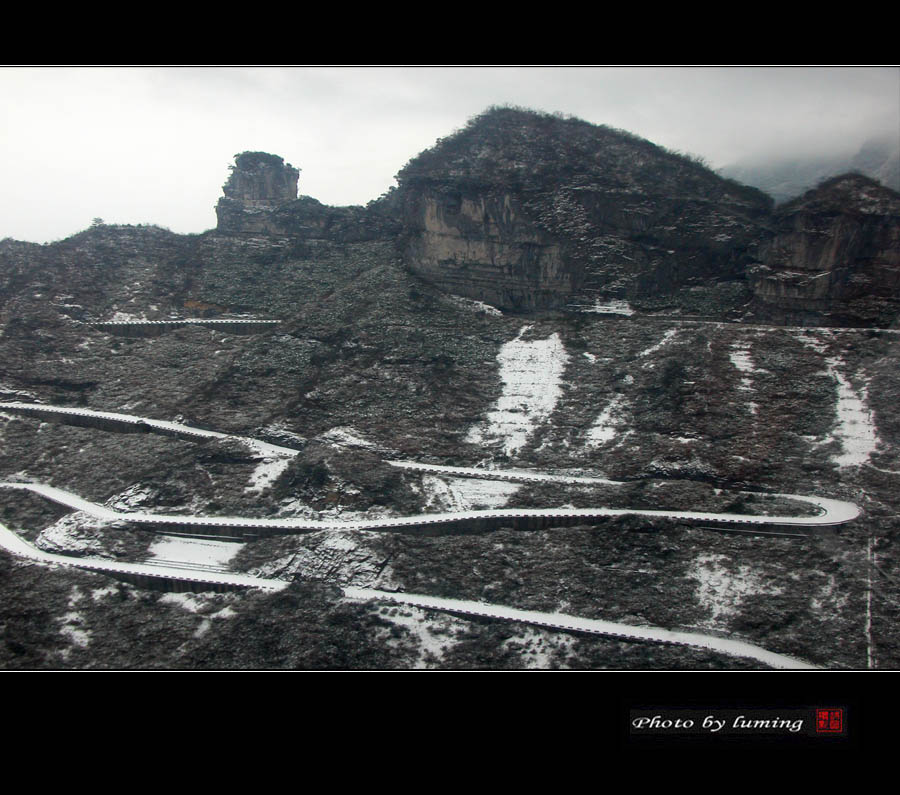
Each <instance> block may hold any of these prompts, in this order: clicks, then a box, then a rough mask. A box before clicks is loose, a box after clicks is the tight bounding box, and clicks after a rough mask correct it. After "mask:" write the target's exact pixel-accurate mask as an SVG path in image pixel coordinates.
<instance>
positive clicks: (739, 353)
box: [729, 342, 763, 414]
mask: <svg viewBox="0 0 900 795" xmlns="http://www.w3.org/2000/svg"><path fill="white" fill-rule="evenodd" d="M729 358H730V359H731V363H732V364H733V365H734V366H735V367H736V368H737V369H738V370H739V371H740V372H741V373H742V374H743V375H742V376H741V385H740V386H739V387H738V389H740V390H741V391H742V392H753V378H752V376H753V375H754V374H755V373H759V372H763V371H762V370H759V369H757V367H756V366H755V365H754V363H753V357H752V356H751V355H750V343H748V342H735V343H734V344H733V345H732V346H731V353H730V354H729ZM747 408H748V409H749V410H750V413H751V414H756V413H757V412H758V411H759V406H758V405H757V404H756V403H755V402H753V401H749V402H748V403H747Z"/></svg>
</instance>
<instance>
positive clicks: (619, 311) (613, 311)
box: [581, 298, 634, 315]
mask: <svg viewBox="0 0 900 795" xmlns="http://www.w3.org/2000/svg"><path fill="white" fill-rule="evenodd" d="M581 311H582V312H596V313H597V314H601V315H633V314H634V310H633V309H632V308H631V305H630V304H629V303H628V301H618V300H614V299H612V300H608V301H601V300H600V299H599V298H598V299H597V300H596V301H595V302H594V305H593V306H584V307H581Z"/></svg>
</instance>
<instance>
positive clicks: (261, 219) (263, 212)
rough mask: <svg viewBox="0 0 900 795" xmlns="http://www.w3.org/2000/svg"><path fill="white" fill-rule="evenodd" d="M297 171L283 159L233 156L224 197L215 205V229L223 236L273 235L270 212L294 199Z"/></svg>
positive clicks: (245, 154) (249, 154) (261, 154)
mask: <svg viewBox="0 0 900 795" xmlns="http://www.w3.org/2000/svg"><path fill="white" fill-rule="evenodd" d="M299 178H300V171H299V169H296V168H294V167H293V166H292V165H291V164H290V163H285V162H284V158H281V157H278V156H277V155H270V154H267V153H265V152H242V153H241V154H239V155H235V164H234V165H233V166H231V176H230V177H229V178H228V181H227V182H226V183H225V186H224V187H223V189H222V190H223V192H224V193H225V195H224V196H223V197H222V198H221V199H219V203H218V204H217V205H216V215H217V217H218V219H219V229H220V230H221V231H224V232H263V233H265V232H275V231H277V230H276V229H275V228H273V225H272V224H271V223H270V215H271V211H272V210H273V209H275V208H277V207H279V206H281V205H283V204H285V203H287V202H291V201H293V200H294V199H296V198H297V181H298V180H299Z"/></svg>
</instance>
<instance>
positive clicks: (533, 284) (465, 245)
mask: <svg viewBox="0 0 900 795" xmlns="http://www.w3.org/2000/svg"><path fill="white" fill-rule="evenodd" d="M397 179H398V183H399V194H400V199H401V203H402V207H403V213H404V223H405V228H406V239H405V257H406V261H407V262H408V263H409V265H410V267H411V268H412V269H413V270H414V271H415V272H416V273H419V274H420V275H422V276H424V277H426V278H428V279H430V280H432V281H434V282H435V283H437V284H440V285H441V286H443V287H444V288H446V289H447V290H449V291H451V292H456V293H459V294H462V295H467V296H469V297H470V298H475V299H478V300H483V301H487V302H489V303H493V304H496V305H498V306H501V307H504V308H511V309H512V308H518V309H535V308H548V307H561V306H565V305H567V304H570V303H589V304H592V303H593V302H594V299H596V298H598V297H603V298H605V297H620V298H622V297H627V298H631V299H637V298H653V299H659V298H661V297H665V296H667V295H670V294H673V293H676V292H677V291H678V290H679V289H681V288H684V287H689V286H699V285H701V284H704V283H710V282H718V281H730V280H735V279H740V278H741V277H742V272H743V268H744V267H745V266H746V264H747V262H748V261H750V260H749V250H750V249H751V248H752V246H753V245H754V244H755V242H756V241H757V240H758V238H759V237H760V235H761V234H762V231H763V225H764V222H765V219H766V216H767V213H768V210H769V209H770V206H771V200H770V199H768V197H766V196H765V195H764V194H762V193H761V192H759V191H756V190H754V189H752V188H746V187H744V186H741V185H739V184H737V183H734V182H729V181H726V180H724V179H722V178H720V177H718V176H716V175H715V174H714V173H712V172H711V171H709V170H708V169H706V168H704V167H703V166H701V165H700V164H698V163H695V162H693V161H691V160H690V159H688V158H685V157H682V156H679V155H675V154H672V153H670V152H667V151H665V150H663V149H661V148H660V147H657V146H654V145H653V144H651V143H650V142H648V141H644V140H642V139H640V138H637V137H635V136H632V135H630V134H628V133H625V132H622V131H618V130H613V129H610V128H607V127H597V126H594V125H591V124H588V123H587V122H583V121H580V120H577V119H565V118H561V117H556V116H544V115H540V114H535V113H532V112H528V111H520V110H516V109H511V108H500V109H493V110H491V111H488V112H486V113H485V114H483V115H481V116H479V117H477V118H476V119H473V120H472V121H471V122H470V124H469V125H468V126H467V127H466V128H465V129H464V130H462V131H460V132H458V133H456V134H455V135H453V136H450V137H449V138H446V139H443V140H441V141H439V142H438V144H437V145H436V146H435V147H434V148H433V149H430V150H428V151H426V152H423V153H422V154H420V155H419V156H418V157H416V158H414V159H413V160H412V161H410V163H409V164H407V165H406V166H405V168H404V169H403V170H402V171H401V172H400V174H399V175H398V177H397Z"/></svg>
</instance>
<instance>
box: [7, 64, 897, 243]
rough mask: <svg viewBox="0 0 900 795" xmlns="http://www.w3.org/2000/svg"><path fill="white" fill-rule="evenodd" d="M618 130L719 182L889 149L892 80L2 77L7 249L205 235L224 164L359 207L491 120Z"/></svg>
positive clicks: (143, 73)
mask: <svg viewBox="0 0 900 795" xmlns="http://www.w3.org/2000/svg"><path fill="white" fill-rule="evenodd" d="M502 104H514V105H521V106H525V107H530V108H534V109H536V110H542V111H551V112H552V111H561V112H563V113H567V114H571V115H573V116H577V117H579V118H582V119H586V120H587V121H590V122H593V123H595V124H608V125H610V126H613V127H619V128H622V129H626V130H629V131H631V132H633V133H636V134H637V135H640V136H642V137H644V138H647V139H649V140H651V141H653V142H654V143H658V144H661V145H663V146H666V147H669V148H671V149H677V150H680V151H684V152H690V153H692V154H697V155H702V156H703V157H704V158H706V160H707V161H708V162H709V163H710V165H711V166H712V167H714V168H720V167H722V166H725V165H729V164H731V163H733V162H735V161H738V160H741V159H744V158H754V157H793V156H807V155H816V154H826V153H844V152H847V153H850V152H855V151H856V150H857V149H858V148H859V146H860V145H861V144H862V143H864V142H865V141H866V140H867V139H869V138H871V137H874V136H879V137H885V136H893V138H894V139H895V140H896V139H897V138H898V137H900V68H898V67H896V66H882V67H816V68H796V67H724V68H723V67H690V68H682V67H677V68H676V67H576V68H571V67H496V68H495V67H490V68H488V67H284V68H282V67H278V68H274V67H263V68H259V67H210V68H197V67H179V68H169V67H167V68H155V67H139V68H105V67H104V68H81V67H62V68H32V67H3V68H0V114H2V124H0V141H2V146H0V158H2V173H3V176H4V185H3V188H4V189H3V195H2V207H0V239H2V238H5V237H13V238H16V239H18V240H31V241H35V242H39V243H44V242H48V241H53V240H59V239H62V238H64V237H68V236H69V235H71V234H74V233H75V232H78V231H80V230H82V229H85V228H86V227H87V226H89V225H90V223H91V220H92V219H93V218H95V217H101V218H103V219H104V220H105V221H106V222H107V223H123V224H138V223H145V224H147V223H152V224H159V225H161V226H166V227H169V228H170V229H172V230H173V231H175V232H182V233H186V232H202V231H204V230H206V229H210V228H212V227H214V226H215V213H214V209H213V208H214V206H215V203H216V201H217V200H218V198H219V196H220V195H221V187H222V184H223V183H224V181H225V179H226V178H227V176H228V166H229V164H230V163H232V162H233V158H234V155H235V154H236V153H238V152H242V151H245V150H259V151H265V152H271V153H273V154H277V155H281V156H282V157H284V158H285V160H286V161H288V162H290V163H292V164H293V165H294V166H297V167H298V168H300V169H301V170H302V171H301V174H300V193H301V194H306V195H309V196H313V197H315V198H317V199H319V201H322V202H324V203H326V204H365V203H366V202H367V201H369V200H370V199H374V198H376V197H378V196H379V195H380V194H381V193H383V192H384V191H386V190H387V189H388V188H389V187H390V186H391V185H393V184H394V179H393V178H394V175H395V174H396V173H397V171H399V170H400V168H401V167H402V166H403V165H404V164H405V163H406V162H407V161H408V160H409V159H410V158H412V157H413V156H414V155H416V154H417V153H418V152H420V151H422V150H423V149H425V148H427V147H430V146H432V145H433V144H434V142H435V140H436V139H437V138H440V137H443V136H446V135H448V134H449V133H451V132H452V131H453V130H455V129H458V128H460V127H462V126H464V125H465V123H466V121H467V120H468V119H469V118H471V117H472V116H474V115H476V114H478V113H480V112H481V111H483V110H485V109H486V108H487V107H488V106H490V105H502Z"/></svg>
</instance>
